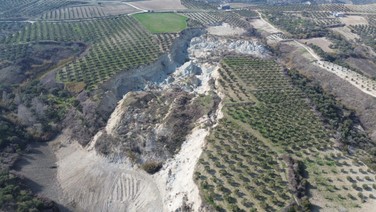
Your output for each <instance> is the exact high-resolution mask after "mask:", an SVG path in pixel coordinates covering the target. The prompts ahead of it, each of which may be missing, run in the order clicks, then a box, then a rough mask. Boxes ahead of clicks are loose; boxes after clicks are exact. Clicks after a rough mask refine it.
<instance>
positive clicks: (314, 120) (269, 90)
mask: <svg viewBox="0 0 376 212" xmlns="http://www.w3.org/2000/svg"><path fill="white" fill-rule="evenodd" d="M219 73H220V75H221V78H220V79H221V80H219V83H220V85H221V87H223V88H222V89H223V91H225V92H224V94H225V95H226V97H225V105H224V109H223V112H224V114H225V118H224V119H223V120H222V121H221V123H220V124H219V125H218V127H217V128H216V129H215V130H214V131H213V133H212V135H211V137H209V138H208V144H207V147H206V148H207V149H206V151H205V153H204V154H203V155H202V157H201V160H200V164H199V168H198V173H197V174H196V180H197V181H198V182H199V186H200V188H201V190H202V191H203V196H204V197H205V198H206V201H207V202H209V203H211V204H212V205H213V206H214V207H217V208H226V209H230V210H231V209H234V208H235V209H237V208H236V207H238V208H240V209H244V210H250V208H253V209H258V210H266V211H268V210H271V211H275V210H281V209H282V208H285V207H286V205H287V204H288V203H291V200H292V199H293V198H294V197H296V196H295V195H296V193H294V192H293V191H292V190H289V189H291V186H288V185H289V182H291V179H290V178H289V176H288V175H286V174H285V172H286V167H287V165H286V163H285V160H283V159H282V158H283V156H284V155H289V156H291V157H292V158H295V159H299V160H300V162H301V163H303V164H304V165H305V166H306V171H307V172H308V176H309V178H308V179H306V180H307V181H308V182H309V184H310V185H312V187H311V189H310V193H311V194H312V195H313V196H312V197H311V198H310V201H311V203H313V204H314V205H316V206H319V207H321V208H322V209H323V210H338V209H340V208H342V207H345V208H352V209H355V208H358V209H364V207H368V206H367V204H368V203H367V204H364V201H366V200H367V201H369V204H374V203H375V195H376V192H375V191H376V190H375V189H376V187H375V188H373V186H374V184H375V180H374V179H373V178H374V172H373V171H371V170H370V169H368V167H367V166H366V165H364V164H363V163H361V162H359V161H356V160H355V159H354V158H351V157H349V156H347V155H345V154H344V153H342V152H340V151H338V150H337V149H336V148H335V143H334V139H333V131H332V128H330V127H324V126H325V125H324V123H323V122H322V120H321V119H320V116H318V115H317V111H314V110H313V109H312V107H311V105H310V103H309V102H310V101H307V99H308V98H311V94H310V95H309V96H307V93H305V92H303V91H302V90H301V89H300V87H296V86H295V84H293V82H292V81H291V79H290V78H289V77H288V76H286V74H285V73H284V71H283V70H282V69H281V67H279V66H278V65H277V64H276V63H274V62H273V61H270V60H260V59H249V58H245V57H228V58H226V59H224V61H223V64H222V70H221V71H220V72H219ZM231 84H232V86H230V85H231ZM236 93H239V95H236ZM316 101H322V97H319V98H316V99H314V100H313V102H316ZM245 102H249V103H248V104H245ZM319 109H320V111H321V108H319ZM292 111H293V112H292ZM322 111H324V110H322ZM229 129H230V130H229ZM244 138H245V139H244ZM252 145H254V146H252ZM247 147H248V148H247ZM250 149H256V152H254V153H251V152H248V151H250ZM259 153H261V154H263V157H262V158H265V159H266V160H268V161H269V162H266V163H265V162H263V160H261V158H258V156H259V155H260V154H259ZM264 154H265V155H264ZM361 154H363V153H361ZM365 154H366V153H365ZM247 158H252V159H251V160H249V161H251V162H252V163H251V165H249V164H247V163H246V162H249V161H247V160H246V159H247ZM298 163H299V162H298ZM266 164H268V165H266ZM231 165H233V167H231ZM265 165H266V166H265ZM281 167H282V168H284V169H281ZM265 168H266V170H265ZM350 170H352V171H350ZM245 173H248V176H250V177H248V180H247V179H245V178H244V175H245ZM264 173H269V176H274V177H276V178H277V179H274V180H271V179H266V180H264V176H263V174H264ZM344 173H345V174H344ZM346 173H347V175H346ZM352 174H354V175H352ZM280 177H281V178H280ZM233 179H235V180H234V181H235V182H236V183H234V182H232V181H231V180H233ZM260 181H261V183H260ZM303 181H304V180H303ZM270 182H277V184H278V185H277V184H274V185H270V184H269V185H268V186H267V189H266V190H265V188H264V187H263V186H264V185H265V184H268V183H270ZM248 186H251V187H249V188H248ZM273 186H277V187H279V189H281V190H280V191H284V192H285V193H284V194H286V196H284V197H282V196H278V195H280V194H281V193H280V192H274V191H277V190H275V189H276V188H274V189H272V190H271V191H270V190H268V188H271V187H272V188H273ZM286 186H287V187H286ZM244 188H245V190H243V189H244ZM238 194H240V197H246V200H240V201H236V200H234V199H239V197H237V196H236V195H238ZM303 196H304V194H303ZM300 197H301V196H300ZM297 199H298V200H297V201H299V202H300V203H301V204H300V205H305V204H307V202H306V200H305V198H300V199H299V198H297ZM273 200H274V202H273ZM247 201H248V202H247ZM261 202H263V203H261Z"/></svg>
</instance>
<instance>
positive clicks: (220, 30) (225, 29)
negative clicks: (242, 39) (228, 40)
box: [208, 23, 246, 36]
mask: <svg viewBox="0 0 376 212" xmlns="http://www.w3.org/2000/svg"><path fill="white" fill-rule="evenodd" d="M245 32H246V31H245V30H244V29H243V28H239V27H232V26H231V25H230V24H228V23H223V24H222V25H220V26H212V27H209V28H208V33H209V34H211V35H219V36H235V35H242V34H244V33H245Z"/></svg>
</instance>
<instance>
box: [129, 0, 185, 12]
mask: <svg viewBox="0 0 376 212" xmlns="http://www.w3.org/2000/svg"><path fill="white" fill-rule="evenodd" d="M129 4H131V5H133V6H135V7H138V8H140V9H143V10H154V11H167V10H184V9H186V7H184V6H183V5H182V4H181V2H180V0H148V1H135V2H129Z"/></svg>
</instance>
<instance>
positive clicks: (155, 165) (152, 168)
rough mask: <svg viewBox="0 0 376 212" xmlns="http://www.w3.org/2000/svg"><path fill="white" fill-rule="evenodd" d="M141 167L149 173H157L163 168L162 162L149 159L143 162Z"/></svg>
mask: <svg viewBox="0 0 376 212" xmlns="http://www.w3.org/2000/svg"><path fill="white" fill-rule="evenodd" d="M141 168H142V169H143V170H145V171H146V172H147V173H149V174H155V173H156V172H158V171H159V170H160V169H161V168H162V163H160V162H156V161H147V162H145V163H144V164H142V166H141Z"/></svg>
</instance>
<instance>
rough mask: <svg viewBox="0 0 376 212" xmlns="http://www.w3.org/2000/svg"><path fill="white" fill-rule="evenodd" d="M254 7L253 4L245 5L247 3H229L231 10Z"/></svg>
mask: <svg viewBox="0 0 376 212" xmlns="http://www.w3.org/2000/svg"><path fill="white" fill-rule="evenodd" d="M250 6H254V4H247V3H230V7H231V8H244V7H250Z"/></svg>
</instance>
